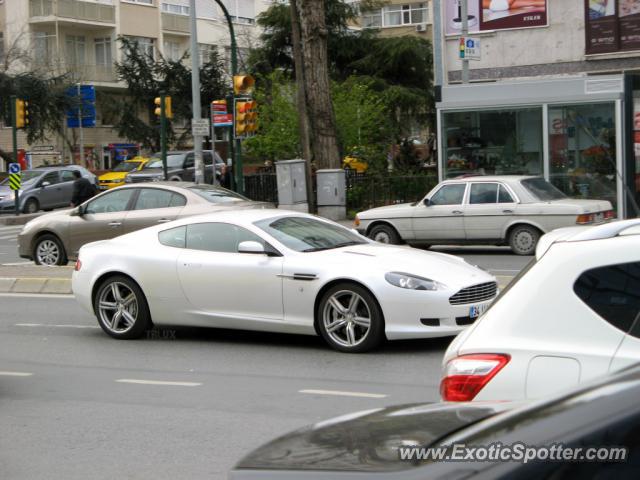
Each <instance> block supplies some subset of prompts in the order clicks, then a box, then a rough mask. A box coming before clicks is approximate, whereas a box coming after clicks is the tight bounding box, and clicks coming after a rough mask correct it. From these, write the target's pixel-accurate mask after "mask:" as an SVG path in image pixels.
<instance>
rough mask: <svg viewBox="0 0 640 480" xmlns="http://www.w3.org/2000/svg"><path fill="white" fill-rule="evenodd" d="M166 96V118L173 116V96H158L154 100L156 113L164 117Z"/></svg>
mask: <svg viewBox="0 0 640 480" xmlns="http://www.w3.org/2000/svg"><path fill="white" fill-rule="evenodd" d="M163 98H164V118H173V110H172V108H171V97H156V98H155V99H154V100H153V103H154V104H155V106H156V108H155V110H154V113H155V114H156V116H158V117H162V99H163Z"/></svg>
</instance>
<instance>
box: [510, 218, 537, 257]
mask: <svg viewBox="0 0 640 480" xmlns="http://www.w3.org/2000/svg"><path fill="white" fill-rule="evenodd" d="M539 239H540V232H539V231H538V229H537V228H535V227H532V226H531V225H518V226H517V227H514V228H513V230H511V233H510V234H509V246H510V247H511V250H512V251H513V253H515V254H516V255H533V254H534V253H535V251H536V245H538V240H539Z"/></svg>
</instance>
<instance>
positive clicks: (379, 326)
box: [317, 283, 384, 353]
mask: <svg viewBox="0 0 640 480" xmlns="http://www.w3.org/2000/svg"><path fill="white" fill-rule="evenodd" d="M317 315H318V326H319V330H320V334H321V335H322V337H323V338H324V339H325V341H326V342H327V343H328V344H329V345H330V346H331V347H332V348H334V349H336V350H339V351H341V352H349V353H359V352H366V351H368V350H371V349H373V348H375V347H377V346H378V345H379V344H380V343H381V342H382V340H383V338H384V320H383V318H382V312H381V310H380V307H379V306H378V303H377V302H376V300H375V298H374V297H373V295H371V294H370V293H369V292H368V291H367V290H366V289H364V288H362V287H361V286H359V285H355V284H351V283H341V284H338V285H335V286H334V287H332V288H330V289H329V290H328V291H327V292H326V293H325V294H324V296H323V297H322V300H321V301H320V303H319V305H318V312H317Z"/></svg>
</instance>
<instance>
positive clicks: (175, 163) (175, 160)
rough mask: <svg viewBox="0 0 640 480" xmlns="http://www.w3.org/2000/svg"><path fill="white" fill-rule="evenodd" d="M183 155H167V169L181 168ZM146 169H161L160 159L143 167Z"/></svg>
mask: <svg viewBox="0 0 640 480" xmlns="http://www.w3.org/2000/svg"><path fill="white" fill-rule="evenodd" d="M183 158H184V155H168V156H167V168H182V160H183ZM144 168H145V169H147V168H162V159H161V158H158V159H157V160H152V161H150V162H149V163H147V164H146V165H145V166H144Z"/></svg>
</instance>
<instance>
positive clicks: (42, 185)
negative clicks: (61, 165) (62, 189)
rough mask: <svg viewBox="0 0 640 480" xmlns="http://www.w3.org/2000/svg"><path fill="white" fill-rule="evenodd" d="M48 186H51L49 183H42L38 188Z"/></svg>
mask: <svg viewBox="0 0 640 480" xmlns="http://www.w3.org/2000/svg"><path fill="white" fill-rule="evenodd" d="M49 185H51V182H47V181H44V182H42V183H41V184H40V188H44V187H48V186H49Z"/></svg>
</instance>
